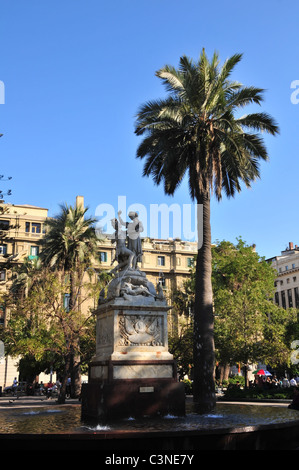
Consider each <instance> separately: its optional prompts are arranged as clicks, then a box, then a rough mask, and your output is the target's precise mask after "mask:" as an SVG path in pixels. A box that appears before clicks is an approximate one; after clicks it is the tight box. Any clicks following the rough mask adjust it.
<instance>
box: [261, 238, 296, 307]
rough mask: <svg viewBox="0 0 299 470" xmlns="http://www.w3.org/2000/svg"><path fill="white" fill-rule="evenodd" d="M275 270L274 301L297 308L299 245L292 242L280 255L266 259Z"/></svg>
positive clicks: (280, 304)
mask: <svg viewBox="0 0 299 470" xmlns="http://www.w3.org/2000/svg"><path fill="white" fill-rule="evenodd" d="M268 261H269V262H271V264H272V266H273V268H275V270H276V271H277V278H276V280H275V287H276V292H275V303H276V304H277V305H279V306H280V307H283V308H285V309H286V308H298V309H299V247H298V246H297V245H294V244H293V243H292V242H290V243H289V245H288V247H287V248H286V249H285V250H284V251H282V252H281V255H279V256H275V257H273V258H271V259H269V260H268Z"/></svg>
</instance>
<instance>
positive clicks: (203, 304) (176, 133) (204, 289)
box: [135, 49, 279, 412]
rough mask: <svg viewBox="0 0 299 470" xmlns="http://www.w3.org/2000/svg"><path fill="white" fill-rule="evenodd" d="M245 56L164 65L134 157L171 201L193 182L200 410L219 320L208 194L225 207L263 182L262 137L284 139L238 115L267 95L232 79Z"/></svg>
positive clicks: (211, 390)
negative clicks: (197, 215) (161, 88)
mask: <svg viewBox="0 0 299 470" xmlns="http://www.w3.org/2000/svg"><path fill="white" fill-rule="evenodd" d="M241 58H242V54H235V55H233V56H232V57H230V58H229V59H227V60H226V61H225V63H224V64H223V66H222V67H220V66H219V59H218V54H216V53H214V55H213V57H212V59H211V60H210V61H209V60H208V58H207V56H206V53H205V50H204V49H203V50H202V52H201V54H200V58H199V60H198V61H197V62H194V61H193V60H192V59H189V58H188V57H186V56H182V57H181V58H180V63H179V67H178V68H177V69H176V68H174V67H173V66H170V65H166V66H165V67H163V68H162V69H161V70H159V71H158V72H156V75H157V76H158V77H159V78H160V79H161V80H162V82H163V84H164V85H165V86H166V91H167V96H166V97H165V98H163V99H158V100H154V101H149V102H147V103H145V104H143V105H142V106H141V107H140V109H139V111H138V114H137V118H136V127H135V133H136V135H137V136H143V139H142V141H141V143H140V144H139V146H138V149H137V158H141V159H145V164H144V167H143V176H152V178H153V180H154V182H155V183H156V184H157V185H159V184H160V183H163V185H164V190H165V193H166V194H168V195H173V194H174V192H175V190H176V189H177V188H178V187H179V185H180V183H181V182H182V180H183V178H184V176H185V175H186V174H187V175H188V182H189V191H190V196H191V198H192V200H194V201H196V202H197V204H201V205H202V210H203V221H202V228H201V229H202V232H203V233H202V239H203V243H202V246H201V247H198V248H199V249H198V254H197V262H196V283H195V290H196V294H195V306H194V347H193V359H194V401H195V402H196V403H197V404H198V409H199V411H203V412H206V411H209V410H211V409H213V408H214V406H215V401H216V400H215V386H214V370H215V369H214V334H213V328H214V320H213V294H212V283H211V228H210V199H211V195H212V194H214V195H215V197H216V198H217V199H218V200H220V199H221V197H222V192H223V190H224V191H225V193H226V195H227V197H230V196H234V195H235V194H236V192H240V191H241V189H242V183H244V184H245V186H247V187H250V186H251V182H252V181H254V180H255V179H256V178H258V177H259V176H260V171H259V160H260V159H261V160H267V159H268V154H267V150H266V147H265V143H264V141H263V139H262V138H261V136H260V132H267V133H270V134H271V135H276V134H277V133H278V132H279V129H278V126H277V124H276V123H275V122H274V120H273V118H272V117H271V116H269V115H268V114H266V113H263V112H261V113H252V114H247V115H245V116H239V117H238V116H237V112H238V111H239V110H240V109H241V108H243V107H244V106H246V105H249V104H254V103H255V104H261V102H262V101H263V91H264V90H262V89H260V88H255V87H246V86H243V85H242V84H241V83H239V82H237V81H232V80H230V75H231V73H232V71H233V69H234V67H235V65H236V64H237V63H238V62H239V61H240V60H241Z"/></svg>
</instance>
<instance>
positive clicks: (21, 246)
mask: <svg viewBox="0 0 299 470" xmlns="http://www.w3.org/2000/svg"><path fill="white" fill-rule="evenodd" d="M47 216H48V209H45V208H42V207H37V206H31V205H28V204H24V205H15V204H5V203H4V201H1V202H0V327H1V326H5V323H6V321H7V319H8V315H9V311H8V309H7V308H6V306H5V304H4V303H3V301H2V299H1V294H2V295H3V294H5V293H7V292H8V290H9V287H10V285H11V283H12V281H13V277H14V271H15V270H16V268H17V267H18V266H20V265H21V264H22V263H24V261H25V260H26V259H36V258H37V257H38V255H39V253H40V249H41V246H40V244H41V240H42V237H43V234H44V223H45V220H46V219H47ZM4 352H5V351H4V345H3V343H1V341H0V387H2V388H3V387H5V385H11V384H12V382H13V379H14V377H16V376H17V375H18V370H17V365H18V360H17V359H15V358H11V357H5V354H4Z"/></svg>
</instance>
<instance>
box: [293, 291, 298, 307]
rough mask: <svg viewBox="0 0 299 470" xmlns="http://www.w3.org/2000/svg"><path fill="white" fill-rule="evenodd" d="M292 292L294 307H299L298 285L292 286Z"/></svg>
mask: <svg viewBox="0 0 299 470" xmlns="http://www.w3.org/2000/svg"><path fill="white" fill-rule="evenodd" d="M294 294H295V307H296V308H299V289H298V287H295V288H294Z"/></svg>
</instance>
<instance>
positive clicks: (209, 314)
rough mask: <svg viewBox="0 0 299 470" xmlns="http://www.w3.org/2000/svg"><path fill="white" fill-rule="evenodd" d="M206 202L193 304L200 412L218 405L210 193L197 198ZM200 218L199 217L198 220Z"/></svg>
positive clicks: (196, 391) (195, 389) (195, 384)
mask: <svg viewBox="0 0 299 470" xmlns="http://www.w3.org/2000/svg"><path fill="white" fill-rule="evenodd" d="M198 204H202V205H203V220H202V227H199V230H202V231H203V237H202V240H203V242H202V246H201V247H200V246H199V249H198V255H197V262H196V278H195V305H194V347H193V359H194V381H193V399H194V402H195V403H196V406H197V411H198V412H199V413H206V412H209V411H211V410H212V409H213V408H215V405H216V394H215V347H214V314H213V291H212V250H211V226H210V196H209V194H208V193H207V194H206V195H203V196H200V197H198ZM200 222H201V221H200V220H198V223H200Z"/></svg>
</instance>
